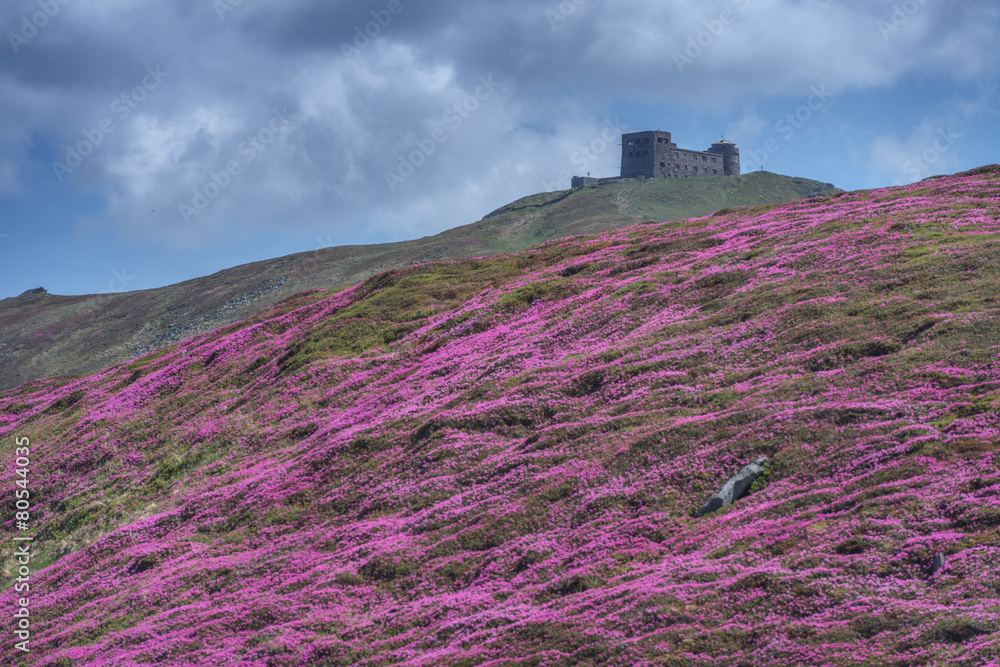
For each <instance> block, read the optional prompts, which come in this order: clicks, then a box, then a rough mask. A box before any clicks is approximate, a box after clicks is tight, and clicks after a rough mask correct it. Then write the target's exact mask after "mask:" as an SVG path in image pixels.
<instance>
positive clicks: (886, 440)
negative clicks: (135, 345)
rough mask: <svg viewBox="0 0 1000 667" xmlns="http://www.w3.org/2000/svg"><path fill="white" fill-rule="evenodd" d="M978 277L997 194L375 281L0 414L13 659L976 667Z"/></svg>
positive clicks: (987, 340) (988, 391) (679, 234)
mask: <svg viewBox="0 0 1000 667" xmlns="http://www.w3.org/2000/svg"><path fill="white" fill-rule="evenodd" d="M998 251H1000V166H997V165H994V166H992V167H988V168H982V169H979V170H973V171H972V172H967V173H965V174H959V175H956V176H948V177H942V178H937V179H935V180H932V181H926V182H922V183H917V184H914V185H912V186H907V187H899V188H887V189H881V190H872V191H866V192H856V193H844V194H840V195H835V196H830V197H824V198H815V199H809V200H805V201H800V202H795V203H790V204H780V205H771V206H766V207H758V208H755V209H749V210H739V211H729V212H725V211H723V212H719V213H718V214H716V215H712V216H707V217H703V218H698V219H689V220H684V221H679V222H663V223H644V224H637V225H632V226H629V227H625V228H621V229H616V230H611V231H605V232H601V233H598V234H591V235H585V236H580V237H574V238H570V239H563V240H556V241H551V242H547V243H544V244H541V245H539V246H535V247H532V248H530V249H528V250H524V251H520V252H517V253H510V254H501V255H498V256H496V257H492V258H480V259H464V260H455V261H446V262H436V263H430V264H425V265H421V266H415V267H408V268H403V269H396V270H392V271H387V272H384V273H381V274H379V275H377V276H373V277H371V278H370V279H368V280H366V281H364V282H363V283H361V284H360V285H357V286H355V287H353V288H351V289H347V290H344V291H341V292H333V291H313V292H308V293H303V294H299V295H296V296H294V297H292V298H290V299H287V300H285V301H283V302H281V303H278V304H275V305H274V306H273V307H271V308H270V309H267V310H265V311H261V312H259V313H257V314H256V315H255V316H254V317H253V318H250V319H249V320H247V321H245V322H241V323H236V324H233V325H230V326H227V327H224V328H222V329H219V330H216V331H213V332H211V333H209V334H204V335H198V336H195V337H193V338H190V339H187V340H185V341H182V342H180V343H177V344H172V345H169V346H167V347H164V348H162V349H160V350H158V351H157V352H154V353H152V354H148V355H145V356H144V357H142V358H140V359H136V360H134V361H132V362H130V363H127V364H119V365H116V366H114V367H111V368H108V369H106V370H103V371H101V372H99V373H95V374H93V375H91V376H88V377H85V378H77V379H69V378H51V379H45V380H36V381H32V382H30V383H27V384H25V385H24V386H21V387H19V388H18V389H16V390H8V391H6V392H2V393H0V415H2V421H0V443H2V445H0V446H2V447H3V454H4V456H5V457H6V458H5V460H8V461H12V460H14V458H13V448H14V442H15V438H16V437H17V438H28V439H30V450H31V452H30V457H29V458H30V486H31V489H32V494H33V496H32V497H33V498H34V499H35V500H34V502H35V503H36V504H37V505H36V508H35V509H34V510H33V512H32V514H31V519H30V521H31V525H32V527H33V530H34V531H36V532H35V533H34V534H35V535H36V537H35V541H34V542H33V543H32V549H33V553H34V555H33V557H32V560H31V586H32V589H31V591H32V593H31V614H32V616H31V627H32V632H33V635H32V637H33V639H32V641H33V642H34V643H33V644H31V649H32V655H31V658H30V660H29V661H28V662H30V664H32V665H46V666H49V665H64V664H88V665H121V664H135V665H147V664H206V665H208V664H234V665H257V664H260V665H264V664H268V665H315V666H322V665H325V666H328V667H329V666H335V665H336V666H347V665H359V666H375V665H408V666H425V665H426V666H431V665H443V666H456V667H457V666H465V667H471V666H473V665H565V666H566V667H570V666H574V665H618V666H621V667H626V666H628V667H631V666H646V665H672V666H687V665H692V666H699V667H700V666H708V665H712V666H715V665H718V666H720V667H721V666H723V665H725V666H729V665H788V666H792V665H795V666H799V665H821V664H822V665H870V666H872V667H875V666H879V667H882V666H885V665H891V666H894V667H903V666H904V665H907V666H912V665H934V664H936V665H943V664H947V665H958V666H968V667H981V666H983V665H991V666H994V667H995V666H996V665H998V662H997V660H996V657H997V646H998V644H997V642H998V639H1000V572H998V570H997V568H996V566H995V564H996V563H997V562H998V559H1000V534H998V531H997V523H998V520H1000V473H998V458H997V457H998V448H1000V367H998V366H997V351H998V349H1000V343H998V341H1000V305H998V300H997V299H998V296H997V292H996V285H997V283H998V279H1000V269H998V266H1000V265H998V262H997V258H998ZM759 456H766V457H767V462H766V463H765V465H764V474H763V476H762V477H761V478H759V479H758V480H757V481H756V482H755V483H754V486H753V487H752V488H751V490H750V493H749V494H748V495H747V496H746V497H744V498H742V499H740V500H739V501H737V502H736V503H735V504H733V505H730V506H728V507H724V508H721V509H718V510H716V511H714V512H712V513H710V514H707V515H705V516H704V517H701V518H697V519H696V518H694V517H693V513H694V511H695V510H696V509H698V508H699V507H700V506H701V504H702V503H703V502H704V500H705V499H706V498H707V497H708V496H709V494H711V493H712V492H713V491H714V490H715V489H716V488H718V486H719V485H720V484H721V483H722V482H723V481H725V480H726V479H727V478H728V477H729V476H730V475H731V474H733V473H734V472H735V471H736V470H738V469H739V468H740V467H741V466H742V465H744V464H745V463H747V462H749V461H753V460H754V459H756V458H757V457H759ZM15 474H16V473H15V471H14V468H13V467H11V466H5V467H4V469H3V473H2V475H0V477H2V483H3V484H4V485H6V486H7V488H12V487H13V486H14V481H15ZM15 528H16V526H15V524H14V522H13V519H12V518H8V519H6V522H5V524H4V532H5V534H4V539H5V540H6V541H10V540H11V539H12V538H13V536H14V535H15V534H16V533H17V531H16V530H15ZM939 555H940V556H943V557H944V563H945V564H944V567H943V568H941V569H940V570H939V571H936V572H934V573H933V574H931V572H930V568H931V565H932V563H933V562H934V558H935V556H939ZM15 565H16V561H15V560H14V559H13V558H11V557H9V556H8V557H7V560H6V561H5V563H4V567H3V569H2V575H3V581H2V582H0V583H2V586H3V589H2V592H0V604H2V605H3V606H4V607H5V608H7V609H12V608H15V607H16V605H15V600H14V599H13V593H12V587H11V585H12V583H13V579H14V576H15V574H14V573H15ZM14 641H15V638H14V637H12V636H11V635H10V634H8V635H7V636H6V637H3V638H2V639H0V644H2V648H3V650H4V651H8V652H11V651H12V650H13V648H12V646H13V643H14ZM8 654H10V653H8Z"/></svg>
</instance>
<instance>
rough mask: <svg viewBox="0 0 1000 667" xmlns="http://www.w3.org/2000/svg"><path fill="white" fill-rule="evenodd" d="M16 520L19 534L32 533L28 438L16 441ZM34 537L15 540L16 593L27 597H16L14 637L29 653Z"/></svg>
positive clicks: (29, 448) (19, 537) (19, 646)
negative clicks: (32, 546) (16, 564)
mask: <svg viewBox="0 0 1000 667" xmlns="http://www.w3.org/2000/svg"><path fill="white" fill-rule="evenodd" d="M14 445H15V449H14V456H15V457H16V458H15V459H14V465H15V468H14V498H15V499H16V502H15V503H14V508H15V509H16V510H17V511H16V512H14V518H15V519H16V524H15V525H16V526H17V530H18V531H20V532H21V533H27V532H28V531H30V530H31V513H32V511H33V510H34V507H33V505H34V503H32V502H31V498H32V495H33V492H32V490H31V489H29V486H30V484H31V479H32V478H31V456H32V451H31V440H30V439H28V438H23V437H22V438H14ZM33 540H34V537H33V536H31V535H26V534H22V535H18V536H17V537H15V538H14V546H15V547H16V548H15V549H14V558H15V559H16V560H17V563H18V567H17V575H18V576H17V579H15V581H16V582H17V583H16V584H14V592H15V593H20V594H21V595H23V596H24V597H15V598H14V602H15V606H16V607H17V611H15V612H14V626H15V627H16V628H17V629H16V630H14V634H15V635H16V636H17V638H18V639H20V640H21V641H20V642H17V643H16V644H14V648H16V649H17V650H18V651H22V652H24V653H28V652H29V649H28V642H29V640H30V639H31V598H30V597H29V595H28V594H29V593H30V592H31V566H30V565H31V559H32V556H33V554H32V553H31V543H32V541H33Z"/></svg>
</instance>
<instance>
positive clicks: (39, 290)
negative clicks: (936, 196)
mask: <svg viewBox="0 0 1000 667" xmlns="http://www.w3.org/2000/svg"><path fill="white" fill-rule="evenodd" d="M48 293H49V291H48V290H47V289H45V288H44V287H36V288H35V289H29V290H26V291H24V292H22V293H21V296H29V295H31V294H48Z"/></svg>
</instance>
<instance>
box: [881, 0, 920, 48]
mask: <svg viewBox="0 0 1000 667" xmlns="http://www.w3.org/2000/svg"><path fill="white" fill-rule="evenodd" d="M926 4H927V0H906V2H904V3H902V4H899V5H893V6H892V14H890V16H889V20H888V21H886V20H884V19H879V20H878V21H877V22H876V25H877V26H878V29H879V32H881V33H882V39H884V40H885V41H887V42H888V41H889V35H891V34H892V33H894V32H897V31H898V30H899V29H900V28H902V27H903V26H904V25H906V23H907V21H909V20H910V17H911V16H913V15H914V14H916V13H917V12H918V11H919V10H920V8H921V7H922V6H923V5H926Z"/></svg>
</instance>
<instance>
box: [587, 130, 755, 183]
mask: <svg viewBox="0 0 1000 667" xmlns="http://www.w3.org/2000/svg"><path fill="white" fill-rule="evenodd" d="M739 175H740V149H739V148H737V147H736V144H734V143H733V142H731V141H726V140H725V138H723V139H720V140H719V141H717V142H715V143H714V144H712V147H711V148H709V149H708V150H707V151H693V150H689V149H686V148H678V147H677V144H675V143H674V142H672V141H671V140H670V133H669V132H661V131H660V130H648V131H645V132H632V133H630V134H623V135H622V166H621V176H618V177H612V178H591V177H589V176H574V177H573V179H572V182H571V186H572V187H574V188H578V187H581V186H583V185H598V184H601V183H617V182H621V181H631V180H636V179H644V178H693V177H698V176H739Z"/></svg>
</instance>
